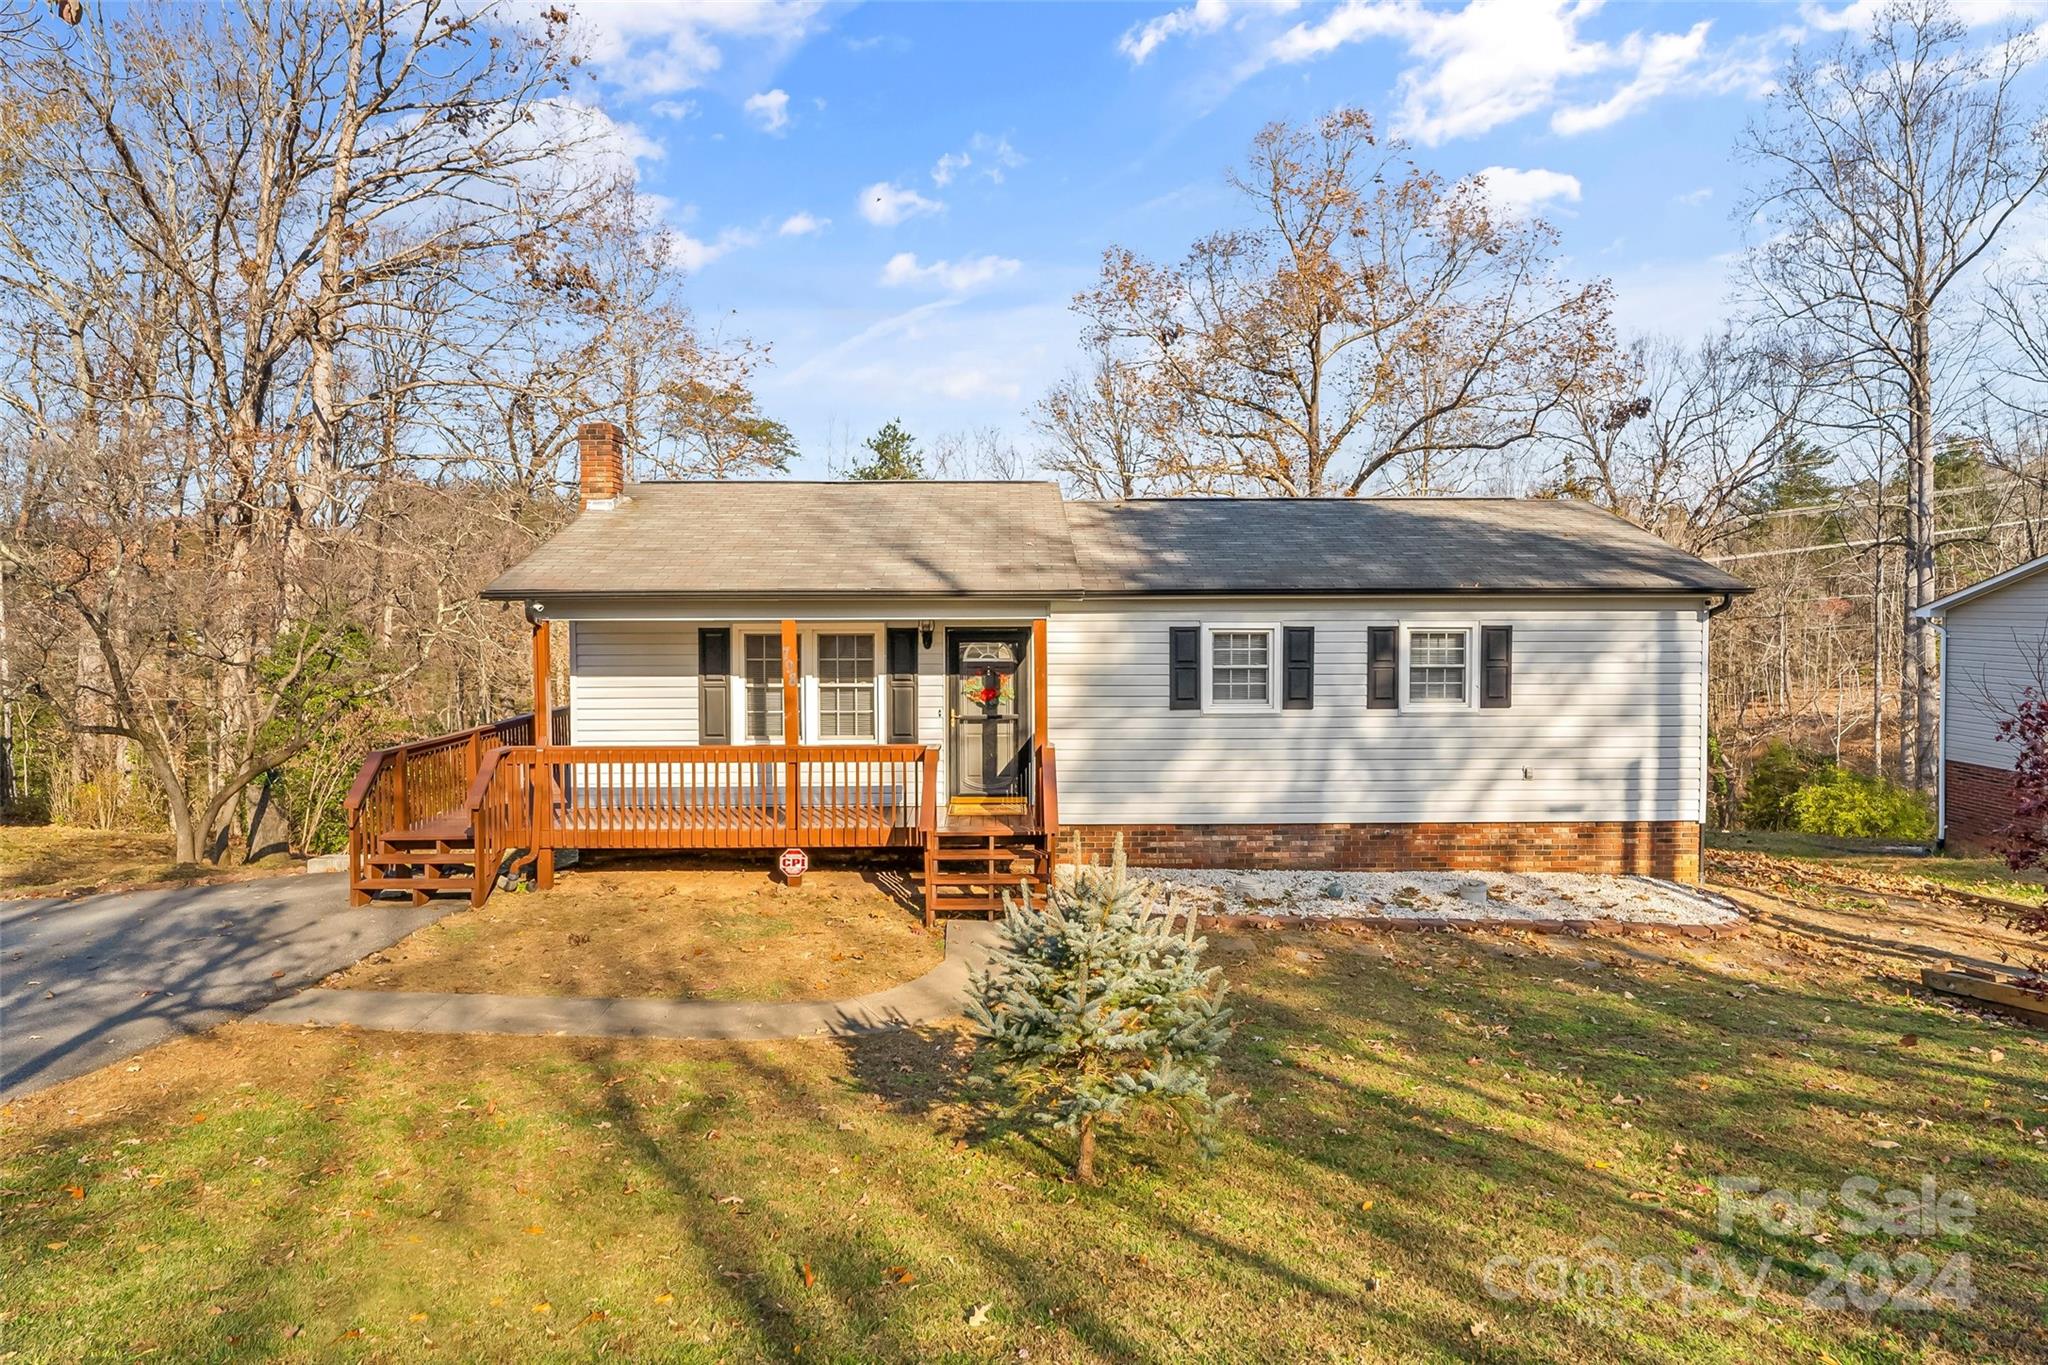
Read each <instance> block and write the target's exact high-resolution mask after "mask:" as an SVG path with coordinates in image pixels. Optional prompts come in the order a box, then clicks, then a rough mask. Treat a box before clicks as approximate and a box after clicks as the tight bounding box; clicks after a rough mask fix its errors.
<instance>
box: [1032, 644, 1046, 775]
mask: <svg viewBox="0 0 2048 1365" xmlns="http://www.w3.org/2000/svg"><path fill="white" fill-rule="evenodd" d="M1048 671H1049V670H1048V669H1047V667H1046V658H1045V618H1044V617H1043V616H1041V617H1039V618H1037V619H1036V620H1034V621H1033V622H1032V623H1031V747H1032V748H1033V749H1034V750H1037V749H1043V748H1044V747H1045V743H1046V734H1045V712H1046V702H1045V679H1046V674H1047V672H1048Z"/></svg>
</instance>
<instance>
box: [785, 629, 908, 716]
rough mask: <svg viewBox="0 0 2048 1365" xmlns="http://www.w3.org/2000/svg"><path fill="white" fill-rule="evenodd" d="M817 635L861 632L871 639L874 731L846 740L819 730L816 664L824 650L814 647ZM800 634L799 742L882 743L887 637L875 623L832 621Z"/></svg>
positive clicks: (885, 693) (886, 673)
mask: <svg viewBox="0 0 2048 1365" xmlns="http://www.w3.org/2000/svg"><path fill="white" fill-rule="evenodd" d="M821 635H865V636H867V637H869V638H870V639H871V640H873V641H874V657H875V676H874V679H873V691H874V694H875V706H874V717H875V733H874V734H873V735H871V736H870V737H868V738H866V739H857V738H854V739H849V738H846V737H844V736H839V737H835V738H832V739H827V738H825V737H824V736H823V735H822V734H820V733H819V730H820V725H819V707H818V699H819V696H820V692H819V687H818V664H819V662H820V660H821V659H822V658H823V656H824V651H823V650H821V649H820V648H819V647H818V637H819V636H821ZM802 636H803V639H802V643H801V644H800V645H799V646H798V650H799V652H800V653H801V654H802V655H803V658H804V660H805V665H806V666H805V670H804V673H803V698H802V704H803V713H804V718H803V735H804V738H803V743H805V744H872V745H880V744H882V743H883V742H884V741H883V739H882V733H883V731H884V730H885V729H886V728H887V719H886V718H887V716H888V714H889V713H888V709H887V708H888V704H889V694H888V683H889V661H888V655H887V653H886V648H887V645H888V640H887V637H886V634H885V632H884V630H883V627H882V626H881V625H880V623H877V622H867V621H834V622H832V623H831V624H830V625H827V626H818V627H815V628H811V629H806V630H804V631H803V632H802Z"/></svg>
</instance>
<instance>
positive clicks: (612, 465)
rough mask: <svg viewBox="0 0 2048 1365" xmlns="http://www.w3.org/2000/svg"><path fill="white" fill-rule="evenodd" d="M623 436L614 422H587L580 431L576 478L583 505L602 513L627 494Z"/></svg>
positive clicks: (577, 445)
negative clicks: (581, 493)
mask: <svg viewBox="0 0 2048 1365" xmlns="http://www.w3.org/2000/svg"><path fill="white" fill-rule="evenodd" d="M620 442H621V433H620V431H619V429H618V427H616V426H614V425H613V424H612V423H610V422H585V423H584V424H583V425H582V426H580V427H578V428H576V477H577V482H578V483H580V484H581V485H582V488H583V505H584V506H585V507H586V508H588V507H595V508H597V509H599V510H600V511H602V510H603V509H605V508H608V507H611V506H612V505H614V504H615V503H617V502H618V500H619V499H620V497H622V496H623V495H624V493H625V491H626V452H625V448H624V447H623V446H622V445H621V443H620Z"/></svg>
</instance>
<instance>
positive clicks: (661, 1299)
mask: <svg viewBox="0 0 2048 1365" xmlns="http://www.w3.org/2000/svg"><path fill="white" fill-rule="evenodd" d="M654 1301H655V1302H656V1303H674V1302H675V1301H676V1296H675V1295H673V1294H671V1293H669V1292H668V1291H667V1290H666V1289H664V1290H662V1291H661V1292H660V1293H659V1294H656V1295H655V1296H654Z"/></svg>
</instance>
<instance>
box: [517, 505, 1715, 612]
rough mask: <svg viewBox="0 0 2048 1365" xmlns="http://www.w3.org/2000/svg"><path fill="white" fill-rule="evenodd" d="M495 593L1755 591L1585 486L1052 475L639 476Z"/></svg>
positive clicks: (519, 567) (1021, 594)
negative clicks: (978, 479) (1306, 494)
mask: <svg viewBox="0 0 2048 1365" xmlns="http://www.w3.org/2000/svg"><path fill="white" fill-rule="evenodd" d="M627 494H628V500H627V501H626V502H625V503H623V504H622V505H620V506H618V507H616V508H613V509H611V510H608V511H590V512H585V513H584V514H583V515H581V516H579V517H578V518H577V519H576V520H575V522H573V523H572V524H571V525H570V526H569V527H568V528H567V529H566V530H564V531H563V532H562V533H561V534H559V535H557V536H556V537H555V538H554V539H553V540H551V541H549V542H548V543H547V544H546V545H544V546H542V547H541V548H540V549H539V550H538V551H536V552H535V553H534V554H533V555H531V556H529V557H528V558H527V559H526V560H524V561H523V562H521V563H520V564H518V565H516V566H515V567H513V568H512V569H510V570H508V571H507V572H506V573H504V574H503V575H501V576H500V577H499V578H498V580H497V581H496V582H494V583H492V584H491V585H490V587H488V588H486V589H485V590H484V595H485V596H486V597H497V598H524V597H534V598H541V597H561V596H564V595H573V596H586V595H611V594H620V595H629V596H630V595H639V594H664V595H679V596H716V597H750V596H759V597H809V596H822V597H830V596H842V595H854V596H910V597H915V596H927V595H932V596H1012V597H1047V596H1068V595H1074V594H1077V593H1086V594H1097V595H1104V596H1121V595H1151V594H1188V593H1335V594H1366V595H1370V594H1408V593H1444V594H1455V593H1607V592H1615V593H1657V592H1665V593H1670V592H1744V591H1747V587H1746V585H1745V584H1743V583H1742V581H1741V580H1739V579H1736V578H1733V577H1731V576H1729V575H1728V574H1726V573H1724V572H1722V571H1721V570H1719V569H1717V568H1715V567H1714V566H1712V565H1710V564H1708V563H1706V562H1704V561H1703V560H1700V559H1697V558H1695V557H1693V556H1692V555H1689V554H1686V553H1685V552H1684V551H1682V550H1679V549H1676V548H1675V547H1673V546H1671V545H1668V544H1666V543H1665V542H1664V541H1662V540H1659V539H1658V538H1657V537H1656V536H1653V535H1651V534H1650V533H1649V532H1647V531H1644V530H1641V529H1639V528H1637V527H1635V526H1632V525H1630V524H1629V523H1627V522H1625V521H1622V520H1621V519H1620V518H1618V517H1614V516H1611V515H1609V514H1608V513H1606V512H1603V511H1601V510H1600V509H1598V508H1596V507H1593V506H1591V505H1589V504H1586V503H1577V502H1559V501H1549V500H1530V499H1518V498H1326V499H1299V498H1136V499H1131V500H1128V501H1123V502H1065V503H1063V502H1062V501H1061V499H1060V494H1059V489H1058V488H1057V487H1056V486H1055V485H1053V484H1050V483H1021V482H1004V483H954V482H939V481H930V482H902V483H790V482H762V483H745V482H728V483H672V484H660V483H652V484H634V485H631V486H629V487H628V489H627Z"/></svg>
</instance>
